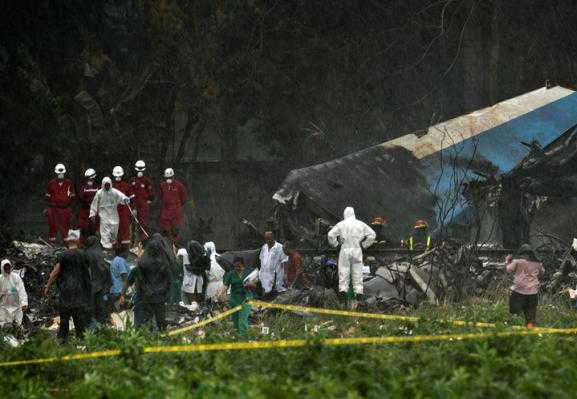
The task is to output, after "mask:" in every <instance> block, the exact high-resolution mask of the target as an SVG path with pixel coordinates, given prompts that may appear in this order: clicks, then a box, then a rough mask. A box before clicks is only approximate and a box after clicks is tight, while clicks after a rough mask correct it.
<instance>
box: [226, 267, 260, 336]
mask: <svg viewBox="0 0 577 399" xmlns="http://www.w3.org/2000/svg"><path fill="white" fill-rule="evenodd" d="M233 265H234V270H231V271H230V272H228V273H227V274H226V275H225V276H224V279H223V286H222V287H221V289H220V293H219V296H220V299H221V300H224V297H225V295H226V293H227V291H228V288H229V287H230V298H229V305H230V307H231V308H234V307H236V306H239V305H242V309H241V310H240V311H238V312H236V313H234V314H233V315H232V322H233V324H234V326H235V328H236V330H237V331H238V332H239V333H240V334H242V335H244V334H246V332H247V331H248V315H249V314H250V311H251V306H250V305H248V304H246V303H245V302H246V301H250V300H251V299H252V298H253V295H252V291H251V290H252V289H254V288H256V283H254V282H253V281H250V280H248V281H245V280H246V278H247V277H248V276H249V275H250V273H251V272H252V269H251V268H247V267H246V266H245V264H244V260H243V259H242V258H241V257H239V256H237V257H236V258H234V261H233Z"/></svg>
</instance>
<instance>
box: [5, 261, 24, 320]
mask: <svg viewBox="0 0 577 399" xmlns="http://www.w3.org/2000/svg"><path fill="white" fill-rule="evenodd" d="M4 266H8V267H9V268H8V270H6V271H5V270H4ZM1 267H2V273H0V326H3V325H5V324H11V323H13V322H14V323H16V324H17V325H20V324H21V323H22V317H23V313H22V306H28V295H27V294H26V289H25V288H24V282H23V281H22V278H20V275H19V274H18V273H17V272H13V271H12V263H10V261H9V260H8V259H4V260H3V261H2V263H1Z"/></svg>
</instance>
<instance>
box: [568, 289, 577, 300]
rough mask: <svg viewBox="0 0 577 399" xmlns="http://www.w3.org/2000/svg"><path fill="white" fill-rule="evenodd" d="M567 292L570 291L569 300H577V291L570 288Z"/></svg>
mask: <svg viewBox="0 0 577 399" xmlns="http://www.w3.org/2000/svg"><path fill="white" fill-rule="evenodd" d="M567 291H569V298H571V299H575V298H577V290H572V289H571V288H569V289H568V290H567Z"/></svg>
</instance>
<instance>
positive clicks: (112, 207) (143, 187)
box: [46, 160, 187, 250]
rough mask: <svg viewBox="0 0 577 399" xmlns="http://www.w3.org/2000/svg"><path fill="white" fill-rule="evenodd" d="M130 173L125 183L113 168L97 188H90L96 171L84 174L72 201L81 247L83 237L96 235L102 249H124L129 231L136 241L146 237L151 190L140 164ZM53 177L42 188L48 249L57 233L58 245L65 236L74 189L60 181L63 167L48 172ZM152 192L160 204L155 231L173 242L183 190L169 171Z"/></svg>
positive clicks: (94, 185)
mask: <svg viewBox="0 0 577 399" xmlns="http://www.w3.org/2000/svg"><path fill="white" fill-rule="evenodd" d="M134 170H135V175H134V176H133V177H131V178H129V179H127V178H126V177H125V175H124V169H123V168H122V167H121V166H115V167H114V168H113V169H112V178H110V177H108V176H105V177H104V178H103V179H102V181H101V183H100V185H98V184H97V182H96V177H97V174H96V171H95V170H94V169H92V168H89V169H87V170H86V172H85V173H84V176H85V178H86V182H85V184H84V185H83V186H82V188H81V189H80V190H79V195H78V199H79V201H80V210H79V212H78V227H79V228H80V231H81V242H80V245H81V246H83V245H84V243H85V240H86V238H87V237H88V236H90V235H94V234H96V232H97V231H99V233H100V240H101V243H102V246H103V247H104V249H106V250H111V249H113V248H117V247H122V246H124V247H129V246H130V244H131V241H132V227H133V225H134V226H135V227H136V228H138V230H139V236H140V240H143V239H144V238H145V237H147V234H148V233H147V231H148V227H149V222H150V205H151V203H152V201H153V200H154V199H155V192H156V190H155V187H154V183H153V182H152V179H151V178H150V177H148V176H146V175H145V172H146V164H145V162H144V161H142V160H139V161H137V162H136V163H135V164H134ZM54 173H55V175H56V176H55V177H54V178H53V179H52V180H50V182H49V183H48V185H47V187H46V199H47V201H48V204H47V205H48V208H47V210H46V215H47V216H48V226H49V231H48V236H49V241H50V242H52V243H55V242H56V240H57V235H58V233H60V234H61V237H62V238H63V239H64V237H65V236H66V235H67V234H68V231H69V230H70V224H71V217H72V208H71V206H72V204H73V201H74V200H75V198H76V190H75V188H74V184H73V183H72V181H71V180H70V179H68V178H66V177H65V176H66V167H65V166H64V165H63V164H61V163H59V164H58V165H56V167H55V168H54ZM158 192H159V196H160V202H161V211H160V223H159V224H160V230H161V231H162V232H163V234H165V235H166V236H170V237H171V238H172V240H173V241H177V240H178V239H179V232H180V229H181V227H182V223H183V216H184V205H185V203H186V201H187V192H186V188H185V186H184V184H183V183H182V182H180V181H179V180H176V179H175V177H174V170H173V169H172V168H167V169H166V170H165V171H164V181H163V182H162V183H160V186H159V189H158ZM133 222H134V223H133Z"/></svg>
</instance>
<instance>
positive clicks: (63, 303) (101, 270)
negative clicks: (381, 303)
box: [0, 175, 544, 341]
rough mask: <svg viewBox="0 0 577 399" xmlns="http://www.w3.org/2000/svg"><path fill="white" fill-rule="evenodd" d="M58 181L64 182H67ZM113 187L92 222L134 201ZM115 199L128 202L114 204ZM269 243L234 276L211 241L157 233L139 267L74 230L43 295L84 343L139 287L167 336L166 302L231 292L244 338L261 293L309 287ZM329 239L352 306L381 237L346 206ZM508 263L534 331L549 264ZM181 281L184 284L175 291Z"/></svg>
mask: <svg viewBox="0 0 577 399" xmlns="http://www.w3.org/2000/svg"><path fill="white" fill-rule="evenodd" d="M138 177H143V176H142V175H141V176H138ZM58 179H59V180H63V176H59V177H58ZM107 182H108V183H109V182H110V180H109V179H107V178H105V179H104V183H103V187H102V188H101V189H99V190H98V191H96V193H95V195H94V198H93V200H92V204H91V211H90V214H89V218H92V217H93V216H94V215H95V214H96V213H99V214H100V215H102V212H101V211H99V212H93V210H99V209H101V206H102V203H106V204H108V203H114V204H115V206H116V205H118V204H119V203H123V204H128V203H129V201H130V197H129V196H127V195H126V194H124V193H121V192H120V191H119V190H116V189H114V188H113V187H108V188H106V187H105V186H104V185H106V183H107ZM63 183H64V182H63ZM170 183H171V182H169V183H168V184H170ZM66 184H69V183H66ZM69 187H70V186H69ZM111 190H116V191H111ZM117 191H118V193H120V194H117ZM110 193H112V194H110ZM109 195H113V196H115V197H118V198H120V199H122V201H119V202H118V203H116V202H114V201H111V202H107V201H109V198H108V196H109ZM148 198H150V197H148ZM101 226H102V221H101ZM105 232H108V231H107V230H105ZM101 234H102V229H101ZM263 238H264V245H263V246H262V248H261V249H260V254H259V260H260V265H250V264H249V265H247V264H246V263H245V259H243V258H242V257H235V258H234V260H233V267H232V270H230V271H229V272H228V273H225V270H224V269H223V268H222V267H221V266H220V264H219V263H218V262H217V257H218V256H219V255H218V254H217V253H216V247H215V245H214V243H212V242H207V243H205V244H204V245H201V244H200V243H199V242H197V241H194V240H191V241H189V242H188V243H186V244H185V245H184V246H182V248H180V249H178V248H177V245H176V244H175V242H173V241H172V240H170V239H169V238H167V237H166V236H164V235H162V234H159V233H156V234H154V235H153V236H152V237H150V238H147V239H146V240H144V241H143V242H141V243H140V244H139V247H138V248H139V249H138V251H137V253H136V256H137V262H136V266H135V267H133V268H130V267H129V266H128V264H127V262H126V259H127V257H128V248H127V247H126V246H123V245H117V246H116V257H115V258H114V259H113V260H112V262H111V264H110V265H108V263H107V262H106V259H105V254H104V253H103V248H106V246H105V245H104V244H105V243H106V244H110V243H111V241H110V240H109V239H107V240H105V241H103V240H99V239H98V238H97V237H96V236H93V235H92V236H89V237H88V238H87V239H86V240H85V241H84V248H80V244H81V241H82V238H81V234H80V232H79V231H78V230H69V232H68V234H67V236H66V238H65V242H66V244H67V245H68V250H67V251H64V252H63V253H62V254H60V255H59V257H58V261H57V263H56V265H55V266H54V268H53V270H52V272H51V273H50V276H49V279H48V282H47V284H46V286H45V291H44V293H45V295H48V293H49V292H50V289H51V287H52V286H53V285H54V284H56V285H57V286H58V289H59V290H58V291H59V314H60V325H59V329H58V338H59V340H61V341H66V340H67V337H68V333H69V331H68V330H69V320H70V319H72V320H73V321H74V326H75V330H76V334H77V336H78V337H79V338H82V337H83V334H84V331H85V329H86V328H88V327H89V326H90V325H97V324H98V323H100V324H107V323H109V322H110V314H111V312H113V311H114V310H118V309H119V307H120V306H123V305H125V304H126V302H127V294H128V292H129V290H130V289H131V287H132V286H134V290H133V291H134V295H133V297H132V303H133V305H134V325H135V326H136V327H141V326H145V325H149V324H150V322H152V321H153V320H154V321H155V326H156V328H157V329H158V330H164V329H165V328H166V320H165V319H166V313H165V305H166V303H167V302H170V303H178V301H179V300H180V299H181V298H182V299H183V302H184V304H185V305H190V304H192V302H202V301H203V300H205V299H207V300H210V301H215V302H218V301H222V302H224V301H225V297H226V295H227V293H228V294H229V305H230V306H231V307H236V306H241V310H240V311H239V312H237V313H235V314H234V315H233V323H234V326H235V328H236V330H237V331H238V332H239V333H240V334H245V333H246V332H247V330H248V327H249V314H250V311H251V307H250V305H249V304H248V303H247V301H249V300H250V299H252V298H253V297H254V296H255V295H256V293H258V294H260V295H261V296H262V298H263V299H266V298H270V296H272V295H274V294H279V293H282V292H284V291H286V290H287V289H288V288H293V287H299V288H303V289H306V288H309V287H310V283H309V282H308V280H307V279H306V277H305V273H304V268H303V260H302V257H301V255H300V253H299V251H298V250H297V249H296V248H295V247H294V245H293V244H292V243H291V242H289V241H287V242H285V243H284V244H281V243H279V242H277V241H276V239H275V237H274V234H273V233H272V232H266V233H265V234H264V237H263ZM327 239H328V242H329V244H330V245H332V246H334V247H338V246H340V252H339V257H338V276H339V285H338V295H339V297H340V298H341V299H342V300H346V298H347V297H348V295H349V293H350V291H352V292H353V293H354V295H355V297H356V299H362V298H363V275H362V269H363V265H364V263H363V249H366V248H368V247H370V246H371V245H372V244H373V243H374V242H375V241H376V240H377V233H376V232H375V231H374V230H373V229H372V228H371V227H370V226H369V225H367V224H365V223H364V222H362V221H361V220H358V219H357V218H356V216H355V211H354V209H353V208H352V207H347V208H346V209H345V210H344V213H343V220H342V221H340V222H339V223H337V224H336V225H335V226H333V227H332V229H331V230H330V231H329V232H328V234H327ZM505 263H506V270H507V272H509V273H512V274H513V275H514V279H513V283H514V284H513V286H512V287H511V296H510V311H511V313H513V314H524V315H525V318H526V325H527V327H529V328H530V327H533V325H534V323H535V318H536V308H537V302H538V290H539V285H540V282H539V280H540V277H541V276H542V275H543V272H544V269H543V265H542V264H541V263H540V262H538V261H537V259H536V257H535V254H534V253H533V252H532V251H531V249H530V247H528V246H523V247H521V249H520V250H519V253H518V254H517V256H516V257H515V258H513V257H512V256H508V257H507V258H506V259H505ZM1 269H2V270H1V274H0V326H1V325H3V324H4V325H5V324H6V323H8V322H10V323H14V324H18V325H19V324H20V323H22V318H23V312H24V311H25V310H26V308H27V306H28V298H27V294H26V290H25V289H24V284H23V281H22V278H21V276H20V275H19V274H18V273H15V272H13V270H12V269H13V267H12V263H11V262H10V260H8V259H5V260H3V261H2V262H1ZM179 270H180V271H182V273H181V275H182V279H181V280H179V279H178V277H177V275H178V274H179V272H178V271H179ZM175 280H176V281H179V283H178V285H177V286H176V287H175V284H174V282H175ZM175 288H176V295H174V292H175ZM171 292H172V294H171ZM171 296H173V297H174V298H171Z"/></svg>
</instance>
